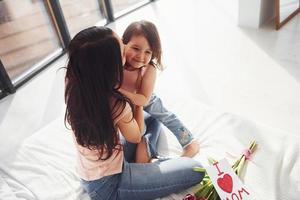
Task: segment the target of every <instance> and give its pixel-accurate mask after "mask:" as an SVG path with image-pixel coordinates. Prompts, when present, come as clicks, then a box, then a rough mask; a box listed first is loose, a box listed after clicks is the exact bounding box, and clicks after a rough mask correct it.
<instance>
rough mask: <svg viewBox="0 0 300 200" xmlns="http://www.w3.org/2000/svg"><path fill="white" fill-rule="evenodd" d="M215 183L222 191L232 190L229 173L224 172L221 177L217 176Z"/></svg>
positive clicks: (229, 191)
mask: <svg viewBox="0 0 300 200" xmlns="http://www.w3.org/2000/svg"><path fill="white" fill-rule="evenodd" d="M217 183H218V185H219V187H220V188H221V189H222V190H223V191H225V192H227V193H231V192H232V178H231V176H230V175H229V174H225V175H224V176H223V178H218V180H217Z"/></svg>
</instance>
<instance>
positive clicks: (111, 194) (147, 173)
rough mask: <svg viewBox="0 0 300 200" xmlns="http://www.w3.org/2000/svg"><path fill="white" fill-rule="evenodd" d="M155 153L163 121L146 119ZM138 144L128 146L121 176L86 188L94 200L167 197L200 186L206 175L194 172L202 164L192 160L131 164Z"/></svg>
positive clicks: (90, 183)
mask: <svg viewBox="0 0 300 200" xmlns="http://www.w3.org/2000/svg"><path fill="white" fill-rule="evenodd" d="M145 121H146V125H147V129H146V133H145V135H144V136H143V137H148V145H149V147H148V148H149V149H150V152H151V154H153V155H154V156H155V155H156V143H157V138H158V135H159V133H160V125H159V122H158V121H157V120H155V119H153V118H148V119H146V120H145ZM135 149H136V144H132V143H127V142H126V143H125V144H124V155H125V160H124V164H123V170H122V173H120V174H114V175H111V176H105V177H103V178H101V179H99V180H95V181H84V180H82V185H83V187H84V189H85V190H86V191H87V192H88V194H89V196H90V197H91V199H92V200H143V199H149V200H150V199H155V198H159V197H164V196H167V195H169V194H171V193H174V192H178V191H180V190H183V189H187V188H189V187H191V186H193V185H195V184H197V183H200V182H201V180H202V179H203V177H204V173H199V172H195V171H193V167H196V166H197V167H201V164H200V163H199V162H197V161H195V160H193V159H191V158H187V157H179V158H174V159H168V160H165V161H162V162H160V161H158V162H155V163H146V164H139V163H130V161H132V159H133V158H134V155H135Z"/></svg>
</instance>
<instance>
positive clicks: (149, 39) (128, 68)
mask: <svg viewBox="0 0 300 200" xmlns="http://www.w3.org/2000/svg"><path fill="white" fill-rule="evenodd" d="M123 43H124V44H126V63H125V66H124V83H123V85H122V87H121V89H120V91H121V92H122V93H123V94H124V95H125V96H127V97H128V98H129V99H130V100H131V101H132V102H133V104H135V105H137V106H144V110H145V111H146V112H147V113H149V114H150V115H151V116H152V117H154V118H156V119H158V120H159V121H161V122H162V123H163V124H164V125H165V126H166V127H167V128H168V129H169V130H170V131H171V132H172V133H173V134H174V135H175V136H176V138H177V140H178V141H179V143H180V144H181V146H182V147H183V154H182V156H187V157H193V156H194V155H195V154H196V153H198V151H199V144H198V142H197V141H196V140H194V138H193V135H192V134H191V132H190V131H189V130H188V129H187V128H186V127H185V126H184V125H183V123H182V122H181V121H180V120H179V119H178V117H177V116H176V115H175V114H174V113H172V112H170V111H168V110H167V109H166V108H165V107H164V106H163V104H162V101H161V99H160V98H159V97H157V96H156V95H155V94H153V93H152V92H153V88H154V84H155V79H156V70H157V69H161V67H162V65H161V54H162V50H161V42H160V37H159V34H158V31H157V29H156V27H155V25H154V24H153V23H151V22H148V21H138V22H133V23H132V24H130V25H129V26H128V27H127V29H126V30H125V32H124V34H123Z"/></svg>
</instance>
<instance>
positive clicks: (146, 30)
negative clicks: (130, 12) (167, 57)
mask: <svg viewBox="0 0 300 200" xmlns="http://www.w3.org/2000/svg"><path fill="white" fill-rule="evenodd" d="M133 36H144V37H145V38H146V39H147V41H148V43H149V45H150V48H151V51H152V58H151V61H150V64H152V65H154V66H156V67H157V68H158V69H160V70H162V69H163V65H162V63H161V57H162V48H161V42H160V37H159V34H158V31H157V28H156V26H155V25H154V24H153V23H152V22H149V21H145V20H141V21H137V22H133V23H131V24H130V25H129V26H128V27H127V28H126V30H125V31H124V33H123V37H122V39H123V43H124V44H127V43H128V42H130V40H131V38H132V37H133Z"/></svg>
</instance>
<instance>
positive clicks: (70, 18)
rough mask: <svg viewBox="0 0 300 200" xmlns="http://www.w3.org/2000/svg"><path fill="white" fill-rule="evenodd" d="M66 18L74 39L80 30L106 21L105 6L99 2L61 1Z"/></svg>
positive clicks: (87, 0)
mask: <svg viewBox="0 0 300 200" xmlns="http://www.w3.org/2000/svg"><path fill="white" fill-rule="evenodd" d="M59 2H60V5H61V8H62V10H63V14H64V18H65V21H66V23H67V26H68V29H69V31H70V35H71V37H73V36H74V35H75V34H76V33H78V32H79V31H80V30H82V29H84V28H86V27H89V26H93V25H95V24H96V23H97V22H99V21H105V22H103V24H102V25H104V24H105V23H106V20H105V17H104V15H103V14H102V13H103V9H104V6H103V4H102V3H101V2H102V1H98V0H60V1H59Z"/></svg>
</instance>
